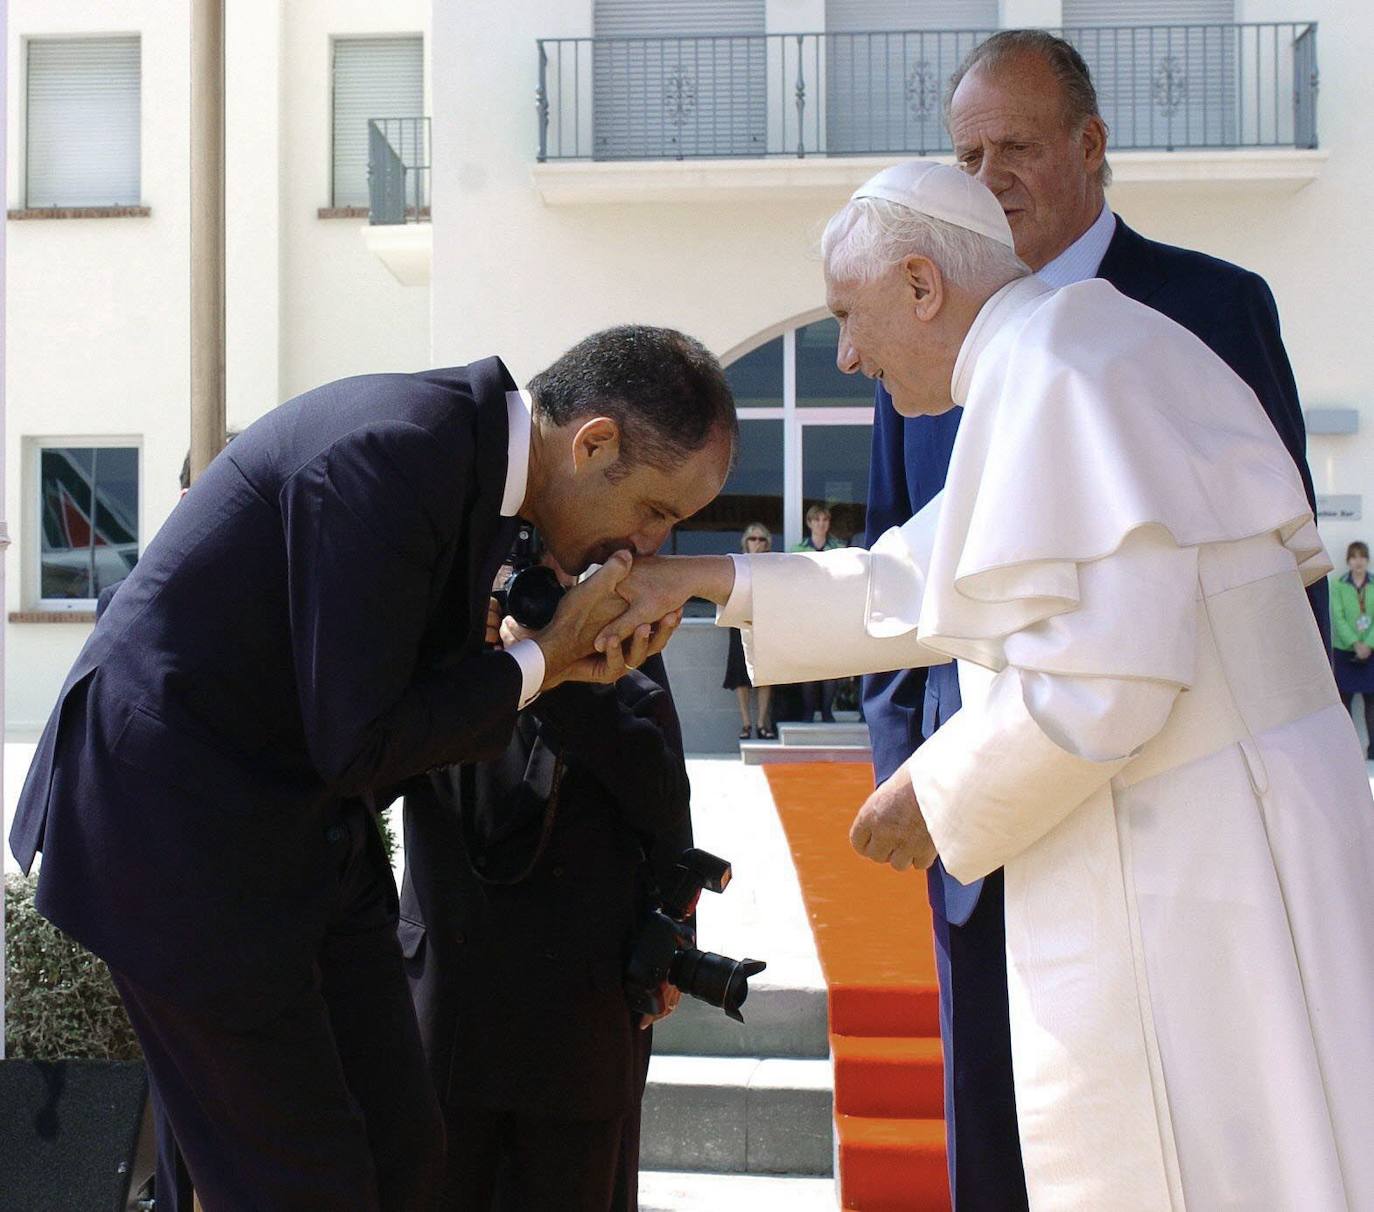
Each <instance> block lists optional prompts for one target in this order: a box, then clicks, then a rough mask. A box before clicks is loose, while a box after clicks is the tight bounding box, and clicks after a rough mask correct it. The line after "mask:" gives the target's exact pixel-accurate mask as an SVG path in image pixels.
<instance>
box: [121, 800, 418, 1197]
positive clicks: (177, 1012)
mask: <svg viewBox="0 0 1374 1212" xmlns="http://www.w3.org/2000/svg"><path fill="white" fill-rule="evenodd" d="M328 836H329V837H330V840H331V841H333V842H334V843H335V845H336V846H337V850H338V856H339V875H340V878H339V884H338V894H337V900H336V904H335V906H334V911H333V914H332V916H331V919H330V922H329V925H328V929H327V932H326V935H325V938H324V940H323V942H322V944H321V946H320V950H319V953H318V956H317V959H316V965H315V980H314V982H313V984H312V985H311V986H310V987H308V988H305V989H303V990H302V992H301V993H300V994H299V995H298V996H297V997H295V998H294V999H292V1000H291V1001H289V1002H288V1003H287V1004H286V1005H285V1006H284V1007H283V1008H282V1010H281V1012H280V1013H279V1014H278V1015H277V1016H276V1017H275V1018H273V1019H271V1020H270V1021H268V1022H267V1023H265V1024H263V1025H262V1026H259V1027H254V1028H252V1029H251V1030H247V1031H232V1030H230V1029H228V1028H227V1027H226V1026H225V1025H224V1023H223V1022H222V1021H221V1020H220V1019H219V1018H218V1017H217V1016H215V1015H214V1014H213V1013H209V1012H200V1011H191V1010H188V1009H187V1008H186V1007H184V1006H180V1005H176V1004H174V1003H172V1002H169V1001H167V1000H166V999H165V998H162V997H160V996H158V995H157V994H154V993H152V992H150V991H148V990H146V989H144V988H142V987H140V986H139V985H137V984H135V983H134V982H133V981H130V980H129V979H128V978H127V977H125V976H123V975H122V974H121V973H119V972H115V973H114V974H113V975H114V979H115V984H116V986H117V987H118V989H119V992H120V996H121V997H122V998H123V999H124V1004H125V1006H126V1007H127V1008H128V1011H129V1018H130V1020H131V1021H132V1023H133V1026H134V1030H135V1031H136V1032H137V1034H138V1037H139V1041H140V1042H141V1043H142V1045H143V1051H144V1056H145V1058H146V1060H147V1063H148V1068H149V1071H150V1073H151V1075H152V1080H153V1082H154V1084H155V1086H156V1088H157V1091H158V1095H159V1099H160V1101H161V1103H162V1105H163V1107H164V1108H165V1110H166V1113H167V1116H168V1118H169V1119H170V1120H171V1125H172V1128H173V1130H174V1132H175V1134H176V1141H177V1144H178V1145H179V1146H180V1148H181V1152H182V1154H183V1155H184V1157H185V1159H186V1165H187V1168H188V1169H189V1171H190V1174H191V1179H192V1181H193V1182H194V1184H195V1188H196V1193H197V1194H198V1195H199V1196H200V1200H201V1204H202V1206H203V1207H204V1208H205V1212H243V1210H244V1209H248V1208H255V1209H263V1210H267V1212H319V1209H322V1208H328V1209H330V1210H331V1212H393V1210H394V1212H415V1210H417V1209H425V1208H428V1207H429V1206H430V1202H429V1201H430V1199H431V1198H432V1192H433V1191H434V1189H435V1187H436V1186H437V1184H438V1182H439V1176H440V1174H441V1172H442V1169H443V1123H442V1120H441V1118H440V1114H439V1106H438V1102H437V1099H436V1098H435V1095H434V1090H433V1086H432V1085H431V1083H430V1078H429V1072H428V1070H427V1068H426V1066H425V1059H424V1053H423V1051H422V1049H421V1047H420V1034H419V1030H418V1028H417V1027H416V1025H415V1012H414V1010H413V1008H412V1006H411V1001H410V991H409V989H408V988H407V986H406V981H405V975H404V973H403V971H402V968H401V951H400V945H399V943H398V942H397V940H396V890H395V884H394V883H393V881H392V876H391V871H390V869H389V868H388V866H387V863H386V856H385V854H384V853H383V850H382V846H381V840H380V838H379V836H378V834H377V830H376V827H375V824H374V822H373V820H372V818H371V816H370V814H368V813H367V811H366V809H364V808H363V807H362V806H361V805H352V806H350V807H349V808H347V809H346V810H345V812H344V815H343V817H342V818H341V819H340V821H339V823H338V824H336V825H334V826H331V830H330V833H329V835H328ZM205 945H206V946H207V947H210V948H213V947H214V945H215V942H214V939H211V938H207V939H206V943H205Z"/></svg>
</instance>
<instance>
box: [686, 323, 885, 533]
mask: <svg viewBox="0 0 1374 1212" xmlns="http://www.w3.org/2000/svg"><path fill="white" fill-rule="evenodd" d="M773 331H774V332H777V330H776V329H774V330H773ZM838 341H839V325H838V323H836V321H835V320H834V319H832V318H831V317H829V316H823V317H818V318H816V319H812V320H809V321H806V322H803V323H801V324H797V325H794V326H792V327H788V328H787V329H786V330H785V331H784V332H782V333H781V334H779V335H777V336H773V337H766V338H765V339H764V340H763V341H762V342H761V343H759V344H757V345H755V346H754V347H753V348H752V349H748V351H747V352H746V353H743V354H741V355H740V356H738V357H736V358H735V359H734V360H733V361H731V362H730V363H729V364H728V365H727V366H726V368H725V373H726V376H727V377H728V378H729V380H730V387H731V390H732V391H733V392H734V394H735V403H736V405H737V407H738V408H739V419H740V449H739V458H738V460H737V461H736V464H735V468H734V471H732V472H731V474H730V478H729V479H728V480H726V482H725V487H724V489H723V490H722V491H721V494H720V496H719V497H717V498H716V499H715V501H713V502H712V503H711V504H710V505H709V506H707V508H706V509H704V510H702V511H701V513H699V514H697V515H696V516H695V517H693V518H689V519H688V520H687V521H686V522H684V523H683V524H682V525H681V526H679V527H677V529H676V530H675V531H674V532H673V537H672V538H671V539H670V540H669V548H668V549H669V550H671V551H673V552H676V553H679V554H684V555H697V554H705V553H721V552H727V551H739V549H740V545H739V538H740V532H741V531H743V530H744V528H745V527H746V526H748V525H749V523H750V522H762V523H764V524H765V525H766V526H767V527H768V529H769V530H770V531H771V532H772V534H773V550H774V551H785V550H786V549H787V548H788V547H791V546H792V545H793V544H795V543H797V542H800V541H801V539H802V536H803V523H802V519H803V517H804V516H805V513H806V508H807V506H808V505H810V504H812V503H813V502H816V501H821V502H824V503H825V504H826V505H828V506H829V508H830V513H831V533H832V534H833V535H835V537H837V538H838V539H840V541H841V542H844V543H850V544H859V543H862V542H863V538H864V514H865V508H864V503H865V501H866V499H867V496H868V458H869V448H870V445H871V443H872V430H873V381H872V380H871V379H866V378H864V377H863V376H862V375H845V374H841V373H840V371H839V369H838V367H837V366H836V365H835V351H836V346H837V344H838Z"/></svg>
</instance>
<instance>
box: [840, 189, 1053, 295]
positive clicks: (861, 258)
mask: <svg viewBox="0 0 1374 1212" xmlns="http://www.w3.org/2000/svg"><path fill="white" fill-rule="evenodd" d="M821 256H822V258H823V259H824V261H825V265H826V268H827V269H828V270H829V272H830V273H831V274H833V275H834V276H835V277H838V278H843V279H846V280H850V281H858V282H868V281H871V280H872V279H874V278H877V277H879V276H881V275H882V274H883V273H885V272H886V271H887V270H889V269H891V268H892V266H894V265H900V264H901V263H902V261H903V260H905V259H906V258H907V257H910V256H922V257H929V258H930V259H931V260H932V261H934V262H935V264H936V265H938V266H939V267H940V272H941V273H942V274H943V275H944V276H945V279H946V280H947V281H949V282H951V283H953V284H954V285H955V286H962V287H965V288H966V289H971V290H976V289H979V288H987V287H992V288H996V287H999V286H1005V285H1006V284H1007V283H1008V282H1010V281H1012V280H1013V279H1015V278H1023V277H1025V276H1026V275H1027V274H1028V273H1030V268H1029V267H1028V266H1027V265H1026V263H1025V262H1024V261H1022V260H1021V258H1020V257H1018V256H1017V255H1016V254H1015V253H1014V252H1013V251H1012V250H1011V249H1010V248H1008V247H1007V246H1006V245H1005V244H1003V243H1001V242H1000V241H998V240H994V239H992V238H991V237H990V236H984V235H981V234H979V233H978V232H976V231H969V230H968V228H966V227H957V226H955V224H953V223H946V222H945V221H944V220H943V219H934V218H931V216H929V215H923V214H921V213H920V212H919V211H914V210H910V209H908V208H907V207H905V206H900V205H898V204H897V203H895V202H889V201H887V200H886V199H885V198H857V199H852V200H851V201H849V202H847V203H845V205H844V207H843V208H841V209H840V210H838V211H836V213H835V214H834V215H832V216H831V218H830V222H829V223H827V224H826V225H825V234H824V235H823V236H822V237H821Z"/></svg>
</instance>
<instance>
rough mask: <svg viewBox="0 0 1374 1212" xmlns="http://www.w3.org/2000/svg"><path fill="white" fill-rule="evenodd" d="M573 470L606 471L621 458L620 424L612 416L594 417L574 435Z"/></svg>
mask: <svg viewBox="0 0 1374 1212" xmlns="http://www.w3.org/2000/svg"><path fill="white" fill-rule="evenodd" d="M572 454H573V471H574V472H580V471H583V470H585V469H588V468H599V469H600V470H601V471H603V472H604V471H606V469H607V468H609V467H610V466H611V465H612V464H613V463H614V462H615V461H616V460H617V459H619V458H620V426H619V425H617V424H616V423H615V421H614V420H613V419H612V418H610V417H592V418H591V419H590V420H588V421H584V422H583V423H582V424H581V425H580V426H579V427H578V430H577V432H576V433H575V434H574V435H573V442H572Z"/></svg>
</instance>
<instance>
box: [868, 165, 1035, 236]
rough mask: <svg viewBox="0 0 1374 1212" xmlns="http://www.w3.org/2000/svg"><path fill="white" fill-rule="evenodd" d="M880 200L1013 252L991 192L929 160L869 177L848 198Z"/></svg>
mask: <svg viewBox="0 0 1374 1212" xmlns="http://www.w3.org/2000/svg"><path fill="white" fill-rule="evenodd" d="M860 198H882V199H883V200H884V201H886V202H895V203H896V204H897V205H898V206H905V207H906V208H907V209H908V210H914V211H916V212H918V213H919V214H923V215H929V216H930V217H931V218H932V219H940V220H942V221H943V222H945V223H951V224H953V225H954V226H955V227H962V228H965V229H966V230H968V231H974V232H977V233H978V234H979V235H980V236H987V237H988V239H990V240H996V241H997V242H998V243H999V244H1005V245H1006V246H1007V247H1008V248H1010V249H1012V250H1013V251H1015V247H1016V246H1015V244H1014V243H1013V242H1012V238H1011V228H1010V227H1009V226H1008V224H1007V217H1006V215H1004V214H1003V213H1002V207H1001V206H1000V204H999V203H998V201H997V199H996V198H995V197H993V195H992V191H991V190H990V189H988V188H987V186H985V185H983V184H982V183H981V182H979V181H976V180H975V179H974V178H973V177H970V176H969V175H968V173H965V172H961V171H960V170H959V169H957V168H952V167H951V166H950V165H948V164H937V163H935V162H934V161H932V160H907V161H906V162H905V163H903V164H894V165H893V166H892V167H891V168H885V169H883V171H882V172H880V173H878V174H877V175H876V176H872V177H870V178H869V179H868V180H867V181H865V182H864V183H863V184H862V185H860V186H859V188H858V189H856V190H855V191H854V192H853V193H852V194H851V195H850V197H849V200H850V201H851V202H857V201H858V200H859V199H860Z"/></svg>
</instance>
